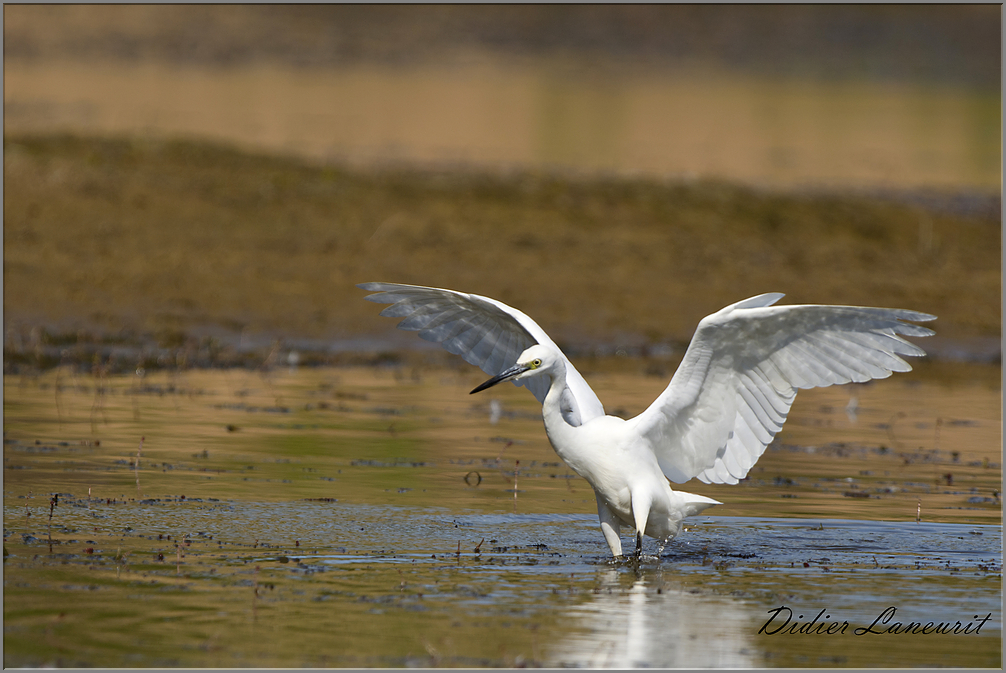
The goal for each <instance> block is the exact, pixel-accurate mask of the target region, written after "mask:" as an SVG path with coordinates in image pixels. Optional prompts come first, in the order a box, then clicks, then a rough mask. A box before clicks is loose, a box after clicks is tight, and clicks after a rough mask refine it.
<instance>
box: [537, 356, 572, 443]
mask: <svg viewBox="0 0 1006 673" xmlns="http://www.w3.org/2000/svg"><path fill="white" fill-rule="evenodd" d="M548 376H549V377H550V378H551V384H550V385H549V388H548V393H547V394H546V395H545V400H544V402H542V405H541V415H542V418H543V419H544V421H545V433H546V434H547V435H548V439H549V441H550V442H551V443H552V447H553V448H554V449H555V451H556V453H558V454H559V457H560V458H562V459H563V460H567V456H566V454H567V453H568V449H569V448H571V447H572V434H573V433H574V432H575V429H576V428H577V427H578V426H579V425H580V410H579V409H578V408H577V406H576V399H575V398H574V397H573V394H572V392H570V390H569V388H568V387H567V386H566V365H565V364H564V363H563V362H561V361H559V362H558V363H556V366H555V369H554V370H553V371H552V372H549V374H548ZM567 462H568V461H567Z"/></svg>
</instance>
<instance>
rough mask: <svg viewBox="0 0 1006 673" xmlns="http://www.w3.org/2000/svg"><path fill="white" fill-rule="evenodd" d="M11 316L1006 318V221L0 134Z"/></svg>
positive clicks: (636, 329)
mask: <svg viewBox="0 0 1006 673" xmlns="http://www.w3.org/2000/svg"><path fill="white" fill-rule="evenodd" d="M4 186H5V190H4V319H5V323H6V325H7V328H8V332H7V335H6V338H7V339H9V338H10V337H11V334H12V330H14V331H15V332H17V331H18V330H21V331H22V332H23V331H26V330H28V329H29V328H30V327H32V326H35V325H46V326H48V328H49V329H50V330H55V331H73V330H77V329H85V330H89V331H92V332H94V333H97V334H99V335H105V336H108V335H116V334H121V333H124V332H129V333H134V334H152V335H156V336H157V337H158V338H159V339H160V340H161V342H162V344H167V345H170V344H172V343H177V342H179V341H180V340H184V338H185V337H186V335H188V334H191V333H192V332H193V330H198V329H201V328H206V327H216V328H223V329H225V330H232V331H233V332H234V333H240V332H242V331H244V332H245V333H246V334H263V335H270V336H276V337H311V338H324V339H332V338H347V337H353V336H360V335H364V336H365V335H373V334H386V333H387V331H390V330H391V327H392V324H391V323H390V322H389V321H384V320H383V319H380V318H377V317H376V313H377V310H376V307H375V306H374V305H373V304H370V303H367V302H363V301H361V298H362V296H363V292H361V291H360V290H358V289H356V288H355V287H354V285H355V284H356V283H359V282H362V281H371V280H389V281H399V282H407V283H419V284H425V285H434V286H442V287H451V288H455V289H461V290H466V291H472V292H477V293H480V294H485V295H489V296H492V297H496V298H499V299H501V300H503V301H505V302H508V303H512V304H514V305H516V306H518V307H520V308H521V309H522V310H524V311H526V312H527V313H528V314H530V315H531V316H533V317H535V319H537V320H538V321H539V322H540V323H541V324H542V325H543V327H545V329H546V330H547V331H549V332H550V333H551V334H553V335H555V336H556V337H557V338H558V339H559V340H560V341H561V342H564V343H571V344H590V343H597V342H612V341H622V342H629V343H632V342H635V343H646V342H661V341H679V342H680V341H685V340H687V339H688V338H689V337H690V335H691V332H692V330H693V329H694V326H695V323H696V322H697V321H698V320H699V319H700V318H701V317H702V316H704V315H706V314H708V313H710V312H712V311H713V310H716V309H718V308H720V307H721V306H723V305H725V304H727V303H730V302H733V301H736V300H738V299H740V298H743V297H747V296H750V295H754V294H757V293H761V292H769V291H782V292H786V293H787V294H788V296H787V299H786V300H785V301H789V302H795V303H800V302H811V303H847V304H866V305H883V306H895V307H905V308H913V309H917V310H922V311H927V312H931V313H935V314H937V315H939V316H940V320H939V322H938V323H937V329H938V330H939V332H940V334H941V335H942V336H946V337H951V338H962V337H975V336H986V337H987V336H994V335H998V334H999V333H1000V331H999V330H1000V322H1001V308H1000V282H1001V272H1000V250H1001V230H1000V227H999V223H998V221H997V220H996V219H994V218H993V217H988V216H987V217H980V216H970V217H968V216H958V215H952V214H946V213H943V214H941V213H939V212H935V211H927V210H924V209H922V208H921V207H918V206H911V205H905V204H899V203H895V202H891V201H887V202H883V201H879V200H871V199H867V198H861V197H852V196H850V197H844V196H834V195H832V196H820V195H818V196H814V195H783V194H773V193H760V192H755V191H752V190H749V189H746V188H742V187H738V186H734V185H731V184H724V183H718V182H698V183H690V184H684V183H668V182H657V181H650V180H627V179H618V180H615V179H611V180H605V179H589V180H585V179H564V178H561V177H555V176H545V175H538V174H530V173H521V174H512V175H509V176H488V175H474V174H465V173H453V174H449V173H438V174H433V173H418V172H416V173H408V172H385V173H378V172H375V173H351V172H347V171H344V170H340V169H336V168H323V167H314V166H311V165H307V164H304V163H300V162H298V161H296V160H293V159H285V158H276V157H268V156H258V155H250V154H243V153H239V152H237V151H232V150H230V149H227V148H224V147H219V146H212V145H201V144H194V143H188V142H153V141H142V142H141V141H130V140H124V139H93V138H78V137H68V136H44V137H6V138H5V141H4Z"/></svg>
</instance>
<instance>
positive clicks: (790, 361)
mask: <svg viewBox="0 0 1006 673" xmlns="http://www.w3.org/2000/svg"><path fill="white" fill-rule="evenodd" d="M782 296H783V295H781V294H777V293H776V294H763V295H759V296H757V297H752V298H751V299H747V300H745V301H742V302H738V303H736V304H732V305H730V306H727V307H726V308H724V309H723V310H721V311H718V312H717V313H714V314H712V315H710V316H707V317H705V318H703V319H702V321H701V322H700V323H699V327H698V329H697V330H696V331H695V336H694V337H692V342H691V344H690V345H689V346H688V350H687V351H686V352H685V357H684V359H683V360H682V362H681V365H680V366H679V367H678V370H677V371H676V372H675V373H674V377H673V378H672V379H671V382H670V384H669V385H668V386H667V388H666V390H664V392H663V393H661V395H660V397H658V398H657V399H656V401H654V402H653V404H651V405H650V406H649V407H648V408H647V409H646V411H644V412H643V413H642V414H640V415H639V416H637V417H636V418H635V419H633V422H635V423H636V424H637V426H636V427H637V429H638V431H639V432H640V433H641V434H642V436H643V437H645V438H646V439H647V440H648V441H649V442H650V445H651V447H652V449H653V452H654V453H655V454H656V456H657V460H658V462H659V463H660V468H661V470H663V472H664V474H665V475H667V477H668V478H669V479H671V480H672V481H675V482H679V483H681V482H685V481H688V480H689V479H691V478H693V477H698V478H699V479H700V480H702V481H704V482H706V483H710V482H712V483H717V484H722V483H725V484H736V483H737V482H738V481H739V480H740V479H742V478H744V477H745V476H746V475H747V473H748V470H750V469H751V467H752V466H753V465H754V464H755V462H756V461H757V460H758V458H759V457H760V456H761V454H762V453H763V452H764V451H765V447H766V446H768V444H769V443H770V442H771V441H772V438H773V437H775V435H776V433H777V432H779V430H781V429H782V425H783V423H784V422H785V421H786V414H787V413H789V409H790V406H792V404H793V400H794V399H795V398H796V391H797V389H799V388H816V387H819V386H830V385H833V384H836V383H849V382H851V381H856V382H862V381H868V380H870V379H881V378H886V377H888V376H890V375H891V372H903V371H910V370H911V366H910V365H909V364H908V363H907V362H905V361H904V360H902V359H901V358H900V357H898V356H899V355H913V356H918V355H925V352H924V351H923V350H922V349H921V348H919V347H918V346H915V345H914V344H911V343H909V342H908V341H905V340H904V339H902V338H901V337H900V336H899V335H906V336H913V337H923V336H930V335H932V334H934V332H933V331H932V330H930V329H927V328H925V327H920V326H919V325H912V324H909V323H905V322H901V321H903V320H912V321H916V322H922V321H926V320H934V319H935V318H936V316H932V315H928V314H926V313H918V312H915V311H906V310H902V309H885V308H863V307H856V306H813V305H807V306H772V304H774V303H775V302H777V301H779V299H781V298H782Z"/></svg>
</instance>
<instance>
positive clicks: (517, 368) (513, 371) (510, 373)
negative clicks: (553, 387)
mask: <svg viewBox="0 0 1006 673" xmlns="http://www.w3.org/2000/svg"><path fill="white" fill-rule="evenodd" d="M529 369H531V367H530V365H520V364H517V365H514V366H513V367H511V368H510V369H507V370H506V371H504V372H503V373H502V374H499V375H498V376H494V377H492V378H491V379H489V380H488V381H486V382H485V383H483V384H482V385H480V386H478V387H476V388H475V390H473V391H471V392H470V393H468V394H469V395H474V394H475V393H477V392H481V391H483V390H485V389H486V388H492V387H493V386H494V385H496V384H497V383H502V382H504V381H508V380H510V379H512V378H513V377H515V376H518V375H520V374H523V373H524V372H526V371H527V370H529Z"/></svg>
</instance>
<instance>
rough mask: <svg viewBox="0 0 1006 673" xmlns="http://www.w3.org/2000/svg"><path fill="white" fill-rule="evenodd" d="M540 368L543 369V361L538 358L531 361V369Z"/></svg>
mask: <svg viewBox="0 0 1006 673" xmlns="http://www.w3.org/2000/svg"><path fill="white" fill-rule="evenodd" d="M538 367H541V360H539V359H538V358H535V359H534V360H531V369H538Z"/></svg>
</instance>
